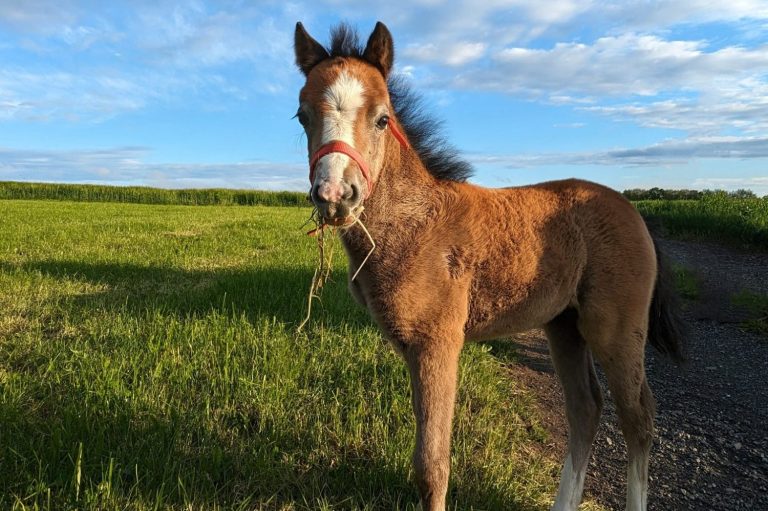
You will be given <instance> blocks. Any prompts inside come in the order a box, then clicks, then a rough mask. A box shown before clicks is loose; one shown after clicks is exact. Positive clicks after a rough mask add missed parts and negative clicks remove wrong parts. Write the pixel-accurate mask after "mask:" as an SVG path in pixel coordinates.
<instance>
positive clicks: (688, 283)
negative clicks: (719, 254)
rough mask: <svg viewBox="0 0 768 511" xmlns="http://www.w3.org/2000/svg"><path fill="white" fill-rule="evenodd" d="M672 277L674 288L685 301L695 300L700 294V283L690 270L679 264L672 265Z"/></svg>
mask: <svg viewBox="0 0 768 511" xmlns="http://www.w3.org/2000/svg"><path fill="white" fill-rule="evenodd" d="M672 275H673V278H674V281H675V288H676V289H677V292H678V293H679V294H680V296H681V297H683V298H685V299H686V300H697V299H698V298H699V294H700V287H701V282H700V281H699V277H698V276H697V275H696V273H694V272H693V271H692V270H689V269H688V268H686V267H685V266H682V265H679V264H673V265H672Z"/></svg>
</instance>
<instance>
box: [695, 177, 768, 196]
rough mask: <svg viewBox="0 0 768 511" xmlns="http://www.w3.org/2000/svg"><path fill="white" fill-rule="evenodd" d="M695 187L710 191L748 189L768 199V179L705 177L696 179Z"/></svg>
mask: <svg viewBox="0 0 768 511" xmlns="http://www.w3.org/2000/svg"><path fill="white" fill-rule="evenodd" d="M693 186H694V187H695V188H699V189H702V188H703V189H710V190H738V189H739V188H746V189H748V190H752V191H753V192H755V193H756V194H757V195H765V196H766V197H768V177H737V178H733V177H705V178H699V179H696V180H695V181H694V182H693Z"/></svg>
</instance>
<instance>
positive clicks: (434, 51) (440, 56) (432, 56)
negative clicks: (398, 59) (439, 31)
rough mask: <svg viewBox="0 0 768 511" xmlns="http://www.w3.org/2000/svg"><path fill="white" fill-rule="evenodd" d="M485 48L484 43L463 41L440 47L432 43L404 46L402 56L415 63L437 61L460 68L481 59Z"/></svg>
mask: <svg viewBox="0 0 768 511" xmlns="http://www.w3.org/2000/svg"><path fill="white" fill-rule="evenodd" d="M486 47H487V46H486V45H485V44H484V43H473V42H465V41H460V42H455V43H449V44H447V45H444V46H440V47H438V45H436V44H434V43H429V44H422V45H419V44H413V45H410V46H406V48H405V49H404V50H403V54H404V56H405V57H406V58H410V59H413V60H417V61H422V62H425V61H426V62H429V61H437V62H440V63H442V64H447V65H449V66H462V65H464V64H467V63H469V62H472V61H475V60H477V59H479V58H481V57H482V56H483V54H484V53H485V49H486Z"/></svg>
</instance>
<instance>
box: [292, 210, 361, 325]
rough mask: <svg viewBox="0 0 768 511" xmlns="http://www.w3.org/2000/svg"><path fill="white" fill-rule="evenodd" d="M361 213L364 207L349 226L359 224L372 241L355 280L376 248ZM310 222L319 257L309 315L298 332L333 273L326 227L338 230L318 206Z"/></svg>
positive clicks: (310, 233)
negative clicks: (361, 218)
mask: <svg viewBox="0 0 768 511" xmlns="http://www.w3.org/2000/svg"><path fill="white" fill-rule="evenodd" d="M360 213H362V209H361V210H360V212H359V213H358V215H357V216H355V217H354V218H355V219H354V221H353V222H352V223H351V224H349V227H350V228H351V227H352V226H353V225H359V226H360V228H361V229H362V230H363V232H364V233H365V235H366V237H367V238H368V241H370V242H371V249H370V250H369V251H368V253H367V254H366V255H365V258H364V259H363V262H362V263H360V266H358V268H357V270H356V271H355V273H354V275H352V279H351V280H352V281H353V282H354V280H355V279H356V278H357V276H358V275H359V274H360V270H362V269H363V266H365V263H367V262H368V259H369V258H370V257H371V254H373V251H374V250H376V242H375V241H374V240H373V237H372V236H371V233H370V232H368V229H367V228H366V227H365V224H363V221H362V220H360ZM310 222H314V224H315V228H314V229H312V230H311V231H309V232H308V233H307V234H308V235H310V236H314V237H316V238H317V254H318V258H317V265H316V266H315V273H314V275H312V283H311V284H310V286H309V296H308V297H307V315H306V316H305V317H304V320H303V321H302V322H301V323H300V324H299V326H298V327H297V328H296V332H297V333H298V332H301V330H302V329H303V328H304V326H305V325H306V324H307V323H308V322H309V318H310V317H311V315H312V299H313V298H316V299H318V300H319V299H320V291H321V289H322V287H323V285H324V284H325V283H326V282H327V281H328V278H329V277H330V275H331V263H332V261H333V245H330V248H329V249H328V250H326V245H325V234H326V228H330V229H331V231H332V232H335V230H336V229H335V227H334V226H331V225H329V224H326V223H325V222H324V221H323V219H322V218H321V217H320V215H319V213H318V211H317V208H315V209H314V210H312V215H311V216H310V217H309V219H308V220H307V222H306V223H305V225H306V224H307V223H310Z"/></svg>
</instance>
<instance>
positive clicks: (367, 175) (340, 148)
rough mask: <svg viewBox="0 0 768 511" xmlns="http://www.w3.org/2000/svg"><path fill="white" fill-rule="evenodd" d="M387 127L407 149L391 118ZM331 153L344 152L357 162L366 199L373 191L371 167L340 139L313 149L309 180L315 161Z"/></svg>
mask: <svg viewBox="0 0 768 511" xmlns="http://www.w3.org/2000/svg"><path fill="white" fill-rule="evenodd" d="M387 127H388V128H389V130H390V132H391V133H392V136H394V137H395V139H396V140H397V141H398V142H400V146H401V147H402V148H403V149H408V147H409V145H408V140H406V138H405V136H404V135H403V133H402V132H401V131H400V129H399V128H398V127H397V125H396V124H395V123H394V122H392V120H391V119H390V121H389V123H387ZM331 153H341V154H346V155H347V156H349V157H350V158H352V159H353V160H354V161H355V163H357V166H358V167H360V172H361V173H362V174H363V179H365V183H366V185H367V186H366V189H367V192H366V194H365V198H366V199H367V198H368V197H370V195H371V192H372V191H373V182H372V181H371V169H370V167H368V163H366V161H365V159H364V158H363V155H362V154H360V152H359V151H358V150H357V149H355V148H354V147H352V146H351V145H349V144H347V143H346V142H342V141H341V140H331V141H330V142H328V143H327V144H323V145H322V146H320V148H319V149H318V150H317V151H315V154H313V155H312V158H311V159H310V160H309V182H310V183H314V182H315V167H317V163H318V162H319V161H320V158H322V157H323V156H327V155H329V154H331Z"/></svg>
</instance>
